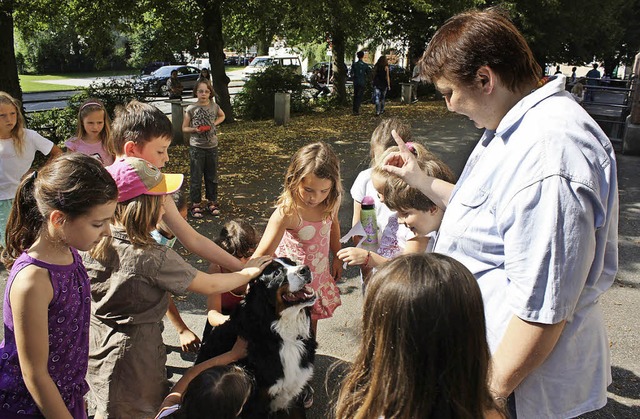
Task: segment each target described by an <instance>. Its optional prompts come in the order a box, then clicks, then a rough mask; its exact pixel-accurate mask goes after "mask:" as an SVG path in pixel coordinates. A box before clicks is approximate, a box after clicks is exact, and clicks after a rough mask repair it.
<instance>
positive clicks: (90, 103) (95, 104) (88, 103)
mask: <svg viewBox="0 0 640 419" xmlns="http://www.w3.org/2000/svg"><path fill="white" fill-rule="evenodd" d="M87 106H99V107H100V108H103V106H102V104H101V103H98V102H87V103H85V104H84V105H82V106H81V107H80V110H83V109H84V108H86V107H87Z"/></svg>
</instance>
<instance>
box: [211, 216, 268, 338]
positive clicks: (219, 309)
mask: <svg viewBox="0 0 640 419" xmlns="http://www.w3.org/2000/svg"><path fill="white" fill-rule="evenodd" d="M259 242H260V233H258V231H257V230H256V229H255V228H254V227H253V226H252V225H251V224H249V223H248V222H247V221H243V220H231V221H227V222H226V223H225V225H224V227H222V230H221V231H220V236H219V237H218V239H216V243H217V244H218V246H220V247H221V248H222V249H224V250H225V251H227V252H228V253H229V254H231V255H233V256H235V257H237V258H238V259H240V261H242V263H246V262H247V261H248V260H249V259H250V258H251V256H252V255H253V252H254V251H255V250H256V247H257V246H258V243H259ZM207 272H209V273H219V272H228V271H227V270H226V269H224V268H223V267H221V266H220V265H217V264H214V263H212V264H211V265H210V266H209V270H208V271H207ZM246 293H247V286H244V285H243V286H241V287H238V288H236V289H234V290H231V291H229V292H225V293H222V294H211V295H209V297H208V298H207V321H206V322H205V326H204V333H203V334H202V341H203V342H204V341H205V339H206V337H207V336H208V335H209V333H210V332H211V330H212V328H213V327H216V326H219V325H221V324H222V323H224V322H226V321H227V320H229V315H230V314H231V312H232V311H233V310H234V309H235V308H236V306H237V305H238V304H239V303H240V302H241V301H242V300H243V299H244V296H245V295H246Z"/></svg>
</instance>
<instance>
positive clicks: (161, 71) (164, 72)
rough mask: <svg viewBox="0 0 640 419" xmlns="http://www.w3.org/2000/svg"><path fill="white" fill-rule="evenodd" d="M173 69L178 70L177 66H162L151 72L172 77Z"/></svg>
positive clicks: (158, 75) (155, 74) (153, 74)
mask: <svg viewBox="0 0 640 419" xmlns="http://www.w3.org/2000/svg"><path fill="white" fill-rule="evenodd" d="M171 70H177V67H160V68H159V69H157V70H156V71H154V72H153V73H151V75H152V76H156V77H171Z"/></svg>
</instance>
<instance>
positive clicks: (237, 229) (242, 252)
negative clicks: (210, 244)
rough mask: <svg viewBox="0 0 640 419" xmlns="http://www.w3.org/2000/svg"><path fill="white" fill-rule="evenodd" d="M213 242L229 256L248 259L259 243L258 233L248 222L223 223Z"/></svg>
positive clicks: (232, 221) (233, 221)
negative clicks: (218, 234)
mask: <svg viewBox="0 0 640 419" xmlns="http://www.w3.org/2000/svg"><path fill="white" fill-rule="evenodd" d="M215 242H216V244H217V245H218V246H220V247H221V248H222V249H223V250H225V251H226V252H227V253H229V254H230V255H233V256H235V257H237V258H248V257H251V255H252V254H253V252H254V251H255V250H256V246H258V243H260V233H259V232H258V230H256V228H255V227H254V226H252V225H251V224H250V223H249V222H248V221H244V220H231V221H227V222H226V223H224V227H222V230H220V236H219V237H218V239H217V240H216V241H215Z"/></svg>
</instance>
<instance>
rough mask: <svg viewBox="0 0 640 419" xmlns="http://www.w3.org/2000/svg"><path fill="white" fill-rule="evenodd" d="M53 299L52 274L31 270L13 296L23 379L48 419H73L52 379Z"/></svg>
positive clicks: (14, 288)
mask: <svg viewBox="0 0 640 419" xmlns="http://www.w3.org/2000/svg"><path fill="white" fill-rule="evenodd" d="M52 298H53V287H52V286H51V279H50V278H49V273H48V272H47V271H46V270H45V269H42V268H38V267H36V266H33V265H31V266H27V267H26V268H24V269H23V270H22V271H20V273H18V275H17V276H16V278H15V280H14V282H13V285H12V286H11V290H10V292H9V301H10V302H11V313H12V314H13V322H14V330H15V338H16V347H17V350H18V358H19V360H20V369H21V370H22V378H23V380H24V383H25V385H26V386H27V390H29V393H30V394H31V397H33V400H34V401H35V402H36V405H37V406H38V409H40V412H41V413H42V414H43V415H44V416H45V417H47V418H69V419H72V416H71V413H70V412H69V410H68V409H67V406H66V405H65V403H64V401H63V400H62V396H61V395H60V391H59V390H58V387H56V384H55V383H54V382H53V379H52V378H51V376H50V375H49V370H48V368H47V364H48V360H49V326H48V318H49V316H48V308H49V303H50V302H51V299H52Z"/></svg>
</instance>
